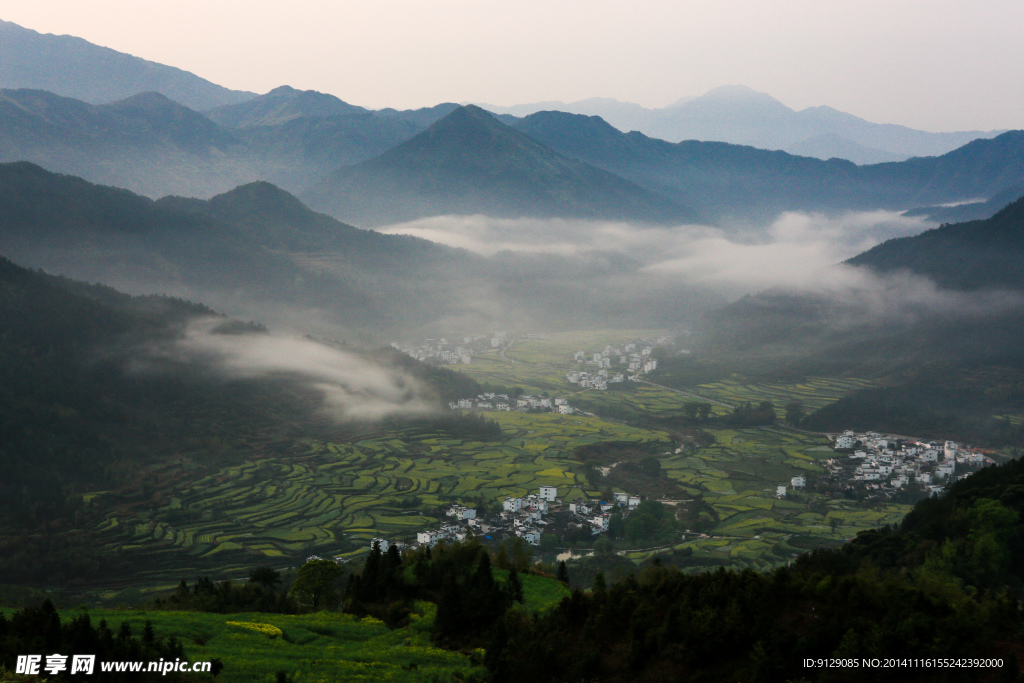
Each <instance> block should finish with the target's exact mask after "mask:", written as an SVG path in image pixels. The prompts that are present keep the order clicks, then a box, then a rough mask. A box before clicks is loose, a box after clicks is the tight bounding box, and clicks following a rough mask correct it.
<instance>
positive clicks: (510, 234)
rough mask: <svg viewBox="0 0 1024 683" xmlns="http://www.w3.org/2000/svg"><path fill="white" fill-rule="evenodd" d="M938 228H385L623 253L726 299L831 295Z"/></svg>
mask: <svg viewBox="0 0 1024 683" xmlns="http://www.w3.org/2000/svg"><path fill="white" fill-rule="evenodd" d="M930 227H934V225H933V224H931V223H928V222H927V221H925V220H924V219H922V218H909V217H904V216H902V215H900V214H899V213H897V212H892V211H871V212H855V213H848V214H845V215H842V216H838V217H830V216H824V215H820V214H806V213H793V212H791V213H784V214H781V215H780V216H779V217H778V218H776V219H775V220H774V221H773V222H772V223H771V224H770V225H769V226H767V228H766V229H764V230H761V231H758V232H757V234H752V233H745V232H740V231H738V230H728V229H723V228H718V227H710V226H703V225H681V226H676V227H652V226H638V225H633V224H629V223H624V222H606V221H586V220H567V219H530V218H523V219H502V218H491V217H489V216H479V215H478V216H437V217H432V218H424V219H421V220H416V221H410V222H407V223H400V224H395V225H390V226H386V227H384V228H382V229H381V232H386V233H390V234H405V235H413V236H416V237H421V238H424V239H428V240H431V241H434V242H440V243H442V244H447V245H449V246H453V247H461V248H464V249H468V250H470V251H474V252H476V253H478V254H482V255H485V256H493V255H495V254H498V253H500V252H514V253H521V254H524V255H525V254H538V253H540V254H554V255H560V256H581V255H587V254H591V255H596V254H599V253H607V252H616V253H619V254H623V255H625V256H627V257H629V258H631V259H635V260H636V261H638V262H639V263H640V264H641V268H640V270H639V272H638V275H641V276H655V277H656V278H659V279H663V280H666V281H675V282H677V283H679V284H687V285H702V286H707V287H710V288H712V289H714V290H715V291H717V292H718V293H719V294H721V295H723V296H725V297H727V298H736V297H739V296H742V295H744V294H754V293H756V292H759V291H762V290H764V289H769V288H785V289H799V290H807V289H811V290H814V289H819V288H824V289H830V288H831V287H832V285H833V284H834V283H831V282H830V280H832V279H833V278H836V277H838V274H837V269H836V268H835V266H836V264H838V263H840V262H842V261H844V260H845V259H848V258H850V257H852V256H854V255H856V254H858V253H860V252H862V251H865V250H867V249H870V248H871V247H873V246H875V245H876V244H879V243H880V242H882V241H884V240H886V239H890V238H893V237H905V236H908V235H914V234H917V233H920V232H922V231H924V230H926V229H928V228H930Z"/></svg>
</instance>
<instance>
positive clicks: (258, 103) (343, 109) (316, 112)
mask: <svg viewBox="0 0 1024 683" xmlns="http://www.w3.org/2000/svg"><path fill="white" fill-rule="evenodd" d="M366 113H369V110H368V109H364V108H363V107H357V106H355V105H352V104H349V103H347V102H345V101H343V100H341V99H340V98H338V97H335V96H334V95H328V94H324V93H320V92H317V91H315V90H296V89H295V88H292V87H291V86H287V85H282V86H280V87H278V88H274V89H273V90H271V91H270V92H268V93H266V94H265V95H257V96H256V97H253V98H252V99H250V100H247V101H245V102H241V103H238V104H228V105H224V106H222V107H217V108H216V109H211V110H210V111H208V112H206V115H207V116H208V117H209V118H210V119H212V120H213V121H216V122H217V123H219V124H221V125H223V126H227V127H228V128H249V127H252V126H267V125H277V124H281V123H286V122H288V121H291V120H293V119H297V118H304V117H324V116H334V115H337V114H366Z"/></svg>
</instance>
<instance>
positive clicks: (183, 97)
mask: <svg viewBox="0 0 1024 683" xmlns="http://www.w3.org/2000/svg"><path fill="white" fill-rule="evenodd" d="M0 88H28V89H37V90H48V91H50V92H53V93H56V94H59V95H62V96H65V97H73V98H75V99H79V100H83V101H85V102H89V103H91V104H103V103H106V102H112V101H115V100H121V99H124V98H126V97H130V96H132V95H137V94H138V93H141V92H159V93H161V94H163V95H164V96H166V97H168V98H170V99H172V100H174V101H176V102H180V103H181V104H184V105H185V106H187V107H189V108H190V109H195V110H197V111H202V110H205V109H212V108H214V107H218V106H222V105H226V104H232V103H237V102H243V101H245V100H247V99H249V98H251V97H253V93H249V92H242V91H238V90H229V89H228V88H224V87H222V86H219V85H216V84H214V83H211V82H210V81H207V80H206V79H204V78H200V77H199V76H196V75H195V74H192V73H189V72H187V71H183V70H182V69H178V68H175V67H172V66H165V65H163V64H158V63H156V62H151V61H148V60H145V59H140V58H139V57H133V56H131V55H128V54H125V53H123V52H117V51H116V50H111V49H110V48H106V47H100V46H98V45H94V44H92V43H90V42H88V41H86V40H83V39H82V38H76V37H74V36H66V35H62V36H57V35H53V34H50V33H46V34H40V33H38V32H36V31H33V30H31V29H27V28H23V27H21V26H18V25H17V24H14V23H11V22H8V21H2V20H0Z"/></svg>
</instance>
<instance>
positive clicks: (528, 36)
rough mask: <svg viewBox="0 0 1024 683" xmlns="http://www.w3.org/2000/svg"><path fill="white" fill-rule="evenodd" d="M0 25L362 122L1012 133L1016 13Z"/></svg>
mask: <svg viewBox="0 0 1024 683" xmlns="http://www.w3.org/2000/svg"><path fill="white" fill-rule="evenodd" d="M0 19H4V20H6V21H13V22H15V23H17V24H20V25H22V26H25V27H27V28H31V29H34V30H36V31H39V32H41V33H57V34H71V35H75V36H79V37H82V38H85V39H86V40H89V41H90V42H93V43H96V44H99V45H104V46H106V47H111V48H113V49H115V50H119V51H122V52H127V53H130V54H133V55H136V56H139V57H144V58H146V59H150V60H153V61H156V62H161V63H165V64H169V65H172V66H177V67H180V68H182V69H186V70H188V71H192V72H193V73H196V74H198V75H200V76H202V77H204V78H207V79H209V80H211V81H213V82H215V83H219V84H221V85H224V86H227V87H230V88H236V89H241V90H252V91H255V92H261V93H262V92H266V91H268V90H270V89H271V88H274V87H276V86H278V85H283V84H288V85H292V86H294V87H297V88H302V89H315V90H320V91H322V92H329V93H332V94H334V95H337V96H338V97H341V98H342V99H344V100H346V101H347V102H351V103H353V104H358V105H362V106H365V107H371V108H379V107H387V106H392V107H398V108H413V107H421V106H429V105H433V104H437V103H439V102H444V101H455V102H470V101H472V102H487V103H491V104H496V105H510V104H520V103H527V102H535V101H542V100H563V101H567V102H568V101H573V100H579V99H584V98H588V97H612V98H616V99H619V100H623V101H629V102H636V103H638V104H642V105H644V106H647V107H662V106H665V105H666V104H669V103H671V102H673V101H675V100H677V99H679V98H681V97H683V96H687V95H700V94H703V93H704V92H706V91H708V90H710V89H712V88H715V87H717V86H720V85H729V84H739V85H747V86H750V87H751V88H754V89H755V90H759V91H762V92H767V93H769V94H771V95H773V96H775V97H776V98H777V99H779V100H781V101H782V102H783V103H784V104H786V105H788V106H790V107H793V108H794V109H802V108H804V107H808V106H814V105H821V104H827V105H829V106H832V107H835V108H837V109H840V110H842V111H846V112H849V113H852V114H856V115H858V116H861V117H864V118H866V119H868V120H871V121H875V122H880V123H900V124H904V125H908V126H912V127H915V128H923V129H926V130H933V131H940V130H967V129H986V130H987V129H995V128H1024V2H1022V1H1021V0H976V1H975V2H966V1H965V0H884V1H882V0H772V1H770V2H769V1H766V0H719V1H718V2H707V1H706V0H703V1H701V2H693V1H689V0H634V2H630V3H626V2H622V0H616V1H615V2H611V1H609V0H586V1H584V0H543V1H539V0H517V1H515V2H507V1H503V2H497V1H495V0H431V1H427V0H375V1H371V0H361V1H359V2H352V1H350V0H349V1H346V0H341V1H338V0H334V1H330V2H327V1H313V0H291V1H290V2H278V1H271V0H245V1H244V2H242V1H239V0H203V1H202V2H199V1H197V0H177V1H176V2H174V3H169V2H154V1H152V0H142V1H141V2H140V1H139V0H135V1H134V2H128V1H127V0H90V1H89V2H82V1H81V0H74V1H72V0H36V1H35V2H26V1H25V0H0Z"/></svg>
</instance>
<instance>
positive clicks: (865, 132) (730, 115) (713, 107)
mask: <svg viewBox="0 0 1024 683" xmlns="http://www.w3.org/2000/svg"><path fill="white" fill-rule="evenodd" d="M482 106H484V108H485V109H488V110H490V111H494V112H498V113H509V114H514V115H517V116H529V115H530V114H535V113H537V112H540V111H550V110H555V111H562V112H567V113H572V114H583V115H587V116H600V117H601V118H603V119H604V120H605V121H607V122H608V123H610V124H611V125H612V126H614V127H615V128H617V129H619V130H620V131H622V132H624V133H628V132H630V131H639V132H641V133H644V134H645V135H647V136H648V137H652V138H659V139H662V140H666V141H669V142H680V141H683V140H701V141H708V142H728V143H732V144H738V145H749V146H752V147H757V148H760V149H767V150H784V151H787V152H789V153H791V154H797V155H804V156H813V157H817V158H819V159H823V160H825V159H829V158H832V157H838V158H841V159H847V160H849V161H853V162H854V163H857V164H875V163H881V162H886V161H902V160H905V159H908V158H910V157H914V156H935V155H939V154H944V153H946V152H948V151H950V150H952V149H955V148H956V147H960V146H961V145H964V144H967V143H968V142H970V141H971V140H974V139H976V138H979V137H993V136H995V135H997V134H998V133H1000V132H1002V131H961V132H955V133H929V132H926V131H920V130H914V129H912V128H907V127H905V126H898V125H895V124H876V123H870V122H868V121H865V120H864V119H861V118H859V117H857V116H853V115H852V114H846V113H844V112H840V111H838V110H836V109H833V108H832V107H828V106H817V107H808V108H806V109H803V110H800V111H795V110H793V109H791V108H789V107H787V106H786V105H784V104H782V103H781V102H779V101H778V100H776V99H775V98H774V97H772V96H770V95H768V94H765V93H761V92H757V91H755V90H753V89H751V88H747V87H745V86H736V85H727V86H721V87H718V88H715V89H713V90H710V91H709V92H707V93H705V94H704V95H701V96H699V97H685V98H682V99H681V100H678V101H676V102H674V103H672V104H670V105H668V106H666V107H663V108H661V109H647V108H644V107H641V106H640V105H636V104H632V103H629V102H620V101H618V100H614V99H610V98H598V97H595V98H590V99H586V100H580V101H577V102H572V103H569V104H566V103H563V102H540V103H536V104H526V105H516V106H510V107H498V106H493V105H482Z"/></svg>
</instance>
